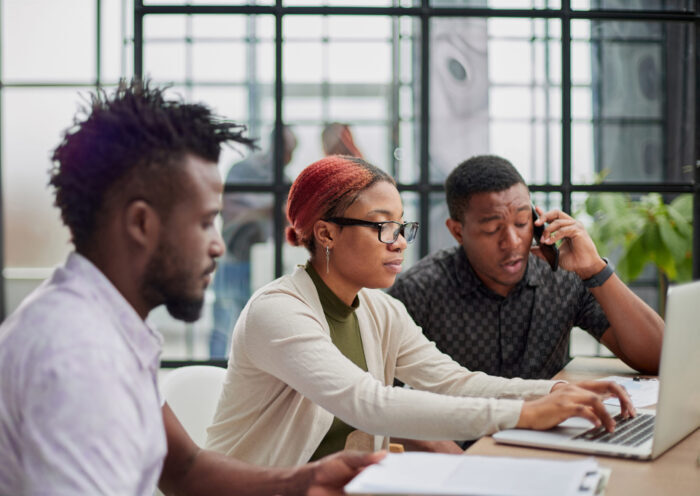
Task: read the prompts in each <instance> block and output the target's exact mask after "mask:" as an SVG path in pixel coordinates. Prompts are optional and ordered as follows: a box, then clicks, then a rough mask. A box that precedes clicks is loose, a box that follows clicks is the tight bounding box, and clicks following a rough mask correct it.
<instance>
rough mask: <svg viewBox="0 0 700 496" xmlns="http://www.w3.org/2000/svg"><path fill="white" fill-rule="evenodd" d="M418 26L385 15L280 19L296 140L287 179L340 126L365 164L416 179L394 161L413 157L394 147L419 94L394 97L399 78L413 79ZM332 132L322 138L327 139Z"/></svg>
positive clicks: (289, 117)
mask: <svg viewBox="0 0 700 496" xmlns="http://www.w3.org/2000/svg"><path fill="white" fill-rule="evenodd" d="M416 26H417V25H416V24H415V23H413V22H411V20H410V19H392V18H390V17H383V16H382V17H377V16H288V17H286V18H284V25H283V33H284V59H283V81H284V96H285V98H284V119H285V122H287V123H289V124H290V125H292V126H293V127H294V129H295V130H298V134H299V136H300V139H299V149H298V150H297V152H296V153H295V155H294V158H293V161H292V163H291V165H290V167H289V169H290V171H293V172H292V174H291V175H290V177H291V178H293V177H295V174H298V172H299V171H301V170H302V169H303V168H304V167H305V166H306V165H308V164H310V163H312V162H314V161H316V160H318V159H319V158H320V157H321V156H322V155H323V153H324V151H323V147H322V146H321V145H322V139H321V138H322V136H321V134H322V132H323V129H324V127H326V126H327V125H329V124H331V123H340V124H345V125H346V126H347V128H346V131H345V132H347V129H349V130H350V138H349V139H350V140H351V141H352V142H353V143H354V145H355V147H356V148H357V149H358V150H359V152H360V153H361V154H362V155H363V156H364V158H366V159H367V160H368V161H370V162H371V163H373V164H375V165H377V166H378V167H380V168H382V169H384V170H387V171H389V172H390V173H392V174H395V173H398V172H399V171H401V174H403V176H402V178H403V179H406V180H414V179H415V177H416V176H415V175H411V172H413V171H415V169H412V168H411V167H409V166H407V167H404V165H403V163H401V164H399V161H402V160H403V157H404V156H409V158H410V154H408V153H406V154H402V152H401V150H399V151H397V150H398V149H399V148H401V140H402V139H403V136H405V133H404V134H402V133H401V132H400V129H401V127H402V123H401V120H406V121H407V122H412V120H413V119H414V115H415V110H414V109H413V108H412V107H413V105H414V101H415V100H414V99H415V98H417V95H418V94H417V93H413V92H412V91H411V88H410V87H407V88H406V89H407V91H405V92H404V93H403V95H402V96H399V95H400V93H401V89H400V88H401V86H400V84H399V79H400V77H401V75H402V74H403V75H408V76H409V77H411V78H413V77H417V72H415V69H414V61H415V59H414V58H413V55H414V53H415V50H414V49H413V45H412V44H413V43H415V40H414V38H413V31H412V30H413V28H414V27H416ZM393 39H396V40H397V43H398V44H397V45H396V46H395V45H394V44H393V42H392V40H393ZM399 47H403V48H402V49H399ZM409 84H410V83H409ZM400 116H401V117H400ZM332 134H333V133H331V134H329V135H327V136H331V139H332ZM336 141H337V139H336ZM407 145H409V144H407ZM413 145H414V143H410V146H413ZM326 148H327V149H331V150H335V151H331V153H341V152H340V151H338V150H339V149H337V148H334V147H332V146H328V145H327V146H326ZM342 153H350V152H348V151H345V152H342Z"/></svg>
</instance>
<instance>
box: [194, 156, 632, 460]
mask: <svg viewBox="0 0 700 496" xmlns="http://www.w3.org/2000/svg"><path fill="white" fill-rule="evenodd" d="M287 217H288V219H289V224H290V227H288V229H287V239H288V241H289V242H290V243H291V244H293V245H303V246H305V247H306V248H307V249H308V250H309V253H310V254H311V257H310V260H309V262H308V263H307V264H306V266H304V267H302V266H300V267H298V268H297V269H296V271H295V272H294V273H292V274H291V275H287V276H284V277H281V278H279V279H277V280H275V281H273V282H271V283H270V284H268V285H266V286H264V287H263V288H261V289H260V290H258V291H257V292H256V293H255V294H254V295H253V296H252V297H251V299H250V301H249V302H248V304H247V305H246V307H245V308H244V310H243V312H242V313H241V315H240V317H239V319H238V322H237V324H236V326H235V328H234V332H233V344H232V350H231V357H230V359H229V364H228V371H227V377H226V380H225V384H224V388H223V392H222V396H221V399H220V401H219V405H218V408H217V412H216V414H215V416H214V421H213V425H212V426H211V427H210V428H209V431H208V440H207V445H208V447H209V448H212V449H214V450H217V451H220V452H223V453H226V454H228V455H230V456H235V457H237V458H239V459H241V460H245V461H247V462H251V463H256V464H260V465H268V466H293V465H299V464H302V463H305V462H307V461H309V460H314V459H316V458H319V457H321V456H323V455H324V454H327V453H331V452H334V451H339V450H342V449H343V447H344V444H345V439H346V436H347V434H348V433H349V432H351V431H352V430H353V429H360V430H363V431H365V432H368V433H370V434H373V435H375V447H381V446H386V445H387V443H388V436H399V437H403V438H413V439H420V440H450V439H474V438H477V437H479V436H482V435H484V434H489V433H492V432H495V431H497V430H499V429H503V428H510V427H514V426H519V427H525V428H536V429H545V428H549V427H552V426H554V425H556V424H558V423H559V422H561V421H562V420H564V419H566V418H568V417H571V416H574V415H577V416H582V417H585V418H588V419H589V420H590V421H591V422H593V423H594V424H596V425H601V424H605V425H606V427H608V429H612V428H613V425H614V421H613V420H612V419H611V418H610V415H609V414H608V413H607V412H606V410H605V408H604V407H603V404H602V399H603V395H605V394H608V395H610V394H613V395H615V396H618V397H619V398H620V401H621V404H622V410H623V412H624V414H625V415H626V414H628V413H629V414H633V413H634V409H633V407H632V405H631V403H630V402H629V398H628V397H627V396H626V394H625V392H624V390H622V388H620V387H619V386H618V385H616V384H614V383H610V382H602V381H592V382H589V383H581V384H579V385H578V386H576V385H570V384H566V383H562V382H554V381H540V380H538V381H526V380H522V379H504V378H500V377H492V376H488V375H486V374H483V373H480V372H471V371H469V370H467V369H465V368H462V367H461V366H459V365H458V364H457V363H456V362H454V361H453V360H452V359H451V358H450V357H448V356H447V355H444V354H443V353H441V352H440V351H438V350H437V348H436V347H435V345H434V344H433V343H431V342H430V341H428V340H427V339H426V338H425V337H424V336H423V334H422V333H421V329H420V328H419V327H418V326H416V324H415V323H414V322H413V320H412V319H411V317H410V316H409V314H408V313H407V311H406V309H405V308H404V306H403V305H402V304H401V303H400V302H399V301H398V300H395V299H393V298H392V297H391V296H389V295H387V294H386V293H384V292H383V291H380V290H378V289H377V288H387V287H389V286H391V285H392V284H393V282H394V278H395V277H396V274H398V273H399V272H400V271H401V263H402V260H403V251H404V250H405V249H406V246H407V244H408V243H409V242H411V241H412V240H413V239H414V238H415V236H416V231H417V229H418V224H417V223H415V222H404V221H403V206H402V203H401V197H400V195H399V192H398V190H397V189H396V184H395V182H394V180H393V179H392V178H391V177H390V176H389V175H387V174H386V173H385V172H383V171H382V170H380V169H378V168H376V167H374V166H372V165H370V164H368V163H367V162H365V161H364V160H362V159H360V158H355V157H348V156H330V157H326V158H324V159H322V160H319V161H318V162H315V163H313V164H311V165H310V166H308V167H307V168H306V169H304V170H303V171H302V172H301V174H300V175H299V176H298V177H297V179H296V180H295V181H294V184H293V185H292V187H291V189H290V191H289V199H288V201H287ZM395 378H397V379H399V380H401V381H402V382H404V383H405V384H408V385H410V386H412V387H413V388H414V389H407V388H400V387H394V386H393V383H394V379H395ZM385 436H386V437H385ZM438 446H439V447H443V446H444V444H439V445H438ZM453 446H454V445H453Z"/></svg>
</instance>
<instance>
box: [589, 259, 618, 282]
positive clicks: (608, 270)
mask: <svg viewBox="0 0 700 496" xmlns="http://www.w3.org/2000/svg"><path fill="white" fill-rule="evenodd" d="M602 258H603V261H604V262H605V267H604V268H603V270H601V271H600V272H598V273H597V274H594V275H592V276H591V277H589V278H588V279H581V282H583V285H584V286H585V287H587V288H588V289H591V288H597V287H598V286H602V285H603V283H604V282H605V281H607V280H608V279H610V276H611V275H613V274H614V273H615V268H614V267H613V266H612V264H611V263H610V260H608V259H607V258H605V257H602Z"/></svg>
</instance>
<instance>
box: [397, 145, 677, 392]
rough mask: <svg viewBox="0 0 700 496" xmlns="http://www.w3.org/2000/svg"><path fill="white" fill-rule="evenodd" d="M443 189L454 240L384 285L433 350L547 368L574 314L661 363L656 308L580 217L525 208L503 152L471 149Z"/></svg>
mask: <svg viewBox="0 0 700 496" xmlns="http://www.w3.org/2000/svg"><path fill="white" fill-rule="evenodd" d="M445 189H446V195H447V204H448V208H449V211H450V218H449V219H447V222H446V224H447V228H448V229H449V231H450V233H451V234H452V236H454V238H455V239H456V240H457V242H458V243H459V246H457V247H454V248H449V249H445V250H440V251H438V252H436V253H432V254H430V255H428V256H427V257H425V258H424V259H422V260H420V261H419V262H418V263H417V264H416V265H414V266H413V267H411V268H410V269H408V270H407V271H406V272H404V273H403V274H401V275H400V276H399V277H398V278H397V280H396V283H395V284H394V286H393V287H392V288H390V289H389V293H390V294H391V295H392V296H394V297H396V298H398V299H399V300H401V301H403V303H404V304H405V305H406V308H407V309H408V311H409V313H410V314H411V315H412V316H413V318H414V320H415V321H416V323H418V325H420V326H421V327H422V328H423V331H424V333H425V334H426V336H428V338H430V339H431V340H433V341H435V343H436V344H437V346H438V348H439V349H440V350H441V351H443V352H445V353H447V354H449V355H450V356H452V357H453V358H454V359H455V360H456V361H457V362H459V363H460V364H462V365H464V366H465V367H467V368H469V369H471V370H480V371H483V372H486V373H488V374H492V375H500V376H505V377H523V378H528V379H535V378H550V377H552V376H553V375H554V374H556V373H557V372H558V371H559V370H561V368H562V367H564V365H565V364H566V362H567V360H568V356H569V355H568V354H569V339H570V334H571V329H572V328H573V327H574V326H578V327H581V328H582V329H584V330H586V331H587V332H588V333H589V334H591V335H592V336H593V337H595V338H596V339H597V340H598V341H600V342H601V343H603V344H604V345H605V346H606V347H607V348H609V349H610V350H611V351H612V352H613V353H614V354H615V355H617V356H618V357H619V358H621V359H622V360H623V361H624V362H625V363H627V364H628V365H630V366H631V367H633V368H635V369H637V370H639V371H640V372H644V373H656V372H657V370H658V366H659V358H660V353H661V340H662V335H663V330H664V323H663V320H662V319H661V317H660V316H659V315H658V314H657V313H656V312H655V311H654V310H652V309H651V308H650V307H649V306H648V305H647V304H646V303H644V301H642V300H641V299H640V298H639V297H638V296H637V295H635V294H634V293H633V292H632V291H631V290H630V289H629V288H628V287H627V286H626V285H625V284H624V283H623V282H622V281H621V280H620V279H619V278H618V277H617V276H616V275H615V273H614V271H613V269H612V267H611V266H610V265H609V264H608V262H607V260H605V259H603V258H601V257H600V255H599V254H598V251H597V249H596V247H595V244H594V243H593V241H592V240H591V238H590V236H589V235H588V233H587V232H586V230H585V229H584V228H583V225H582V224H581V223H580V222H578V221H576V220H575V219H573V218H572V217H570V216H569V215H567V214H565V213H564V212H561V211H559V210H551V211H549V212H544V211H542V210H541V209H540V208H533V207H532V205H531V199H530V192H529V190H528V188H527V185H526V184H525V181H524V180H523V178H522V176H521V175H520V174H519V173H518V171H517V170H516V169H515V167H513V165H512V164H511V163H510V162H508V161H507V160H505V159H503V158H501V157H496V156H492V155H482V156H476V157H472V158H470V159H469V160H467V161H465V162H463V163H462V164H460V165H459V166H458V167H457V168H456V169H455V170H453V171H452V172H451V173H450V175H449V176H448V178H447V181H446V183H445ZM535 214H537V215H538V217H535ZM535 231H540V232H541V234H540V236H539V238H537V239H535V236H534V233H535ZM538 234H539V233H538ZM533 240H534V242H535V245H534V246H533ZM557 242H561V243H560V245H559V248H558V250H557V248H556V245H555V243H557Z"/></svg>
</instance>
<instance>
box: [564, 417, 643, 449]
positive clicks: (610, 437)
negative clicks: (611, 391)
mask: <svg viewBox="0 0 700 496" xmlns="http://www.w3.org/2000/svg"><path fill="white" fill-rule="evenodd" d="M613 418H614V420H615V432H612V433H610V432H608V431H606V430H605V427H602V426H601V427H594V428H593V429H589V430H587V431H586V432H582V433H581V434H579V435H578V436H575V437H574V439H585V440H586V441H593V442H596V443H610V444H622V445H624V446H639V445H640V444H642V443H644V442H645V441H647V440H648V439H651V437H652V436H653V435H654V418H655V416H654V415H649V414H648V413H641V414H639V415H637V416H636V417H629V418H627V419H623V418H622V415H616V416H615V417H613Z"/></svg>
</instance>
